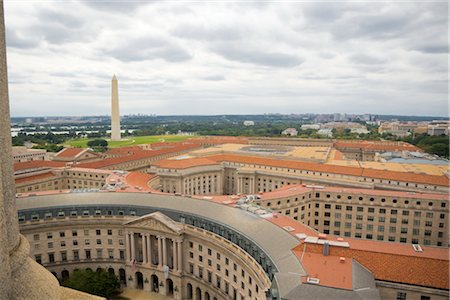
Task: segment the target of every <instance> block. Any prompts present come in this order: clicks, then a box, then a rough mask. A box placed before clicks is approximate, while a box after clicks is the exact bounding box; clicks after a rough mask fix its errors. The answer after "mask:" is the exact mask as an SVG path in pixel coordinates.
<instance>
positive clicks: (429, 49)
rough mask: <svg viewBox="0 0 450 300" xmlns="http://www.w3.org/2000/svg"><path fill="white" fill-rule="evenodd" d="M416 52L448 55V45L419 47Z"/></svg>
mask: <svg viewBox="0 0 450 300" xmlns="http://www.w3.org/2000/svg"><path fill="white" fill-rule="evenodd" d="M414 50H416V51H420V52H423V53H432V54H435V53H439V54H441V53H445V54H448V45H430V46H422V47H418V48H415V49H414Z"/></svg>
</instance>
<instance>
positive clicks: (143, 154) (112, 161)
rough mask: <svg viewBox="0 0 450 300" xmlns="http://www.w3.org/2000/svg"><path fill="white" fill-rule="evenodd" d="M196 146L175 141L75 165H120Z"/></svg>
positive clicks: (97, 166) (84, 166) (90, 166)
mask: <svg viewBox="0 0 450 300" xmlns="http://www.w3.org/2000/svg"><path fill="white" fill-rule="evenodd" d="M198 147H199V145H198V144H193V143H177V144H175V145H173V146H172V147H170V148H165V149H159V150H141V151H133V153H131V154H130V155H128V156H119V157H111V158H106V159H103V160H100V161H95V162H86V163H80V164H78V165H77V167H79V168H93V169H99V168H104V167H109V166H114V165H120V164H122V163H126V162H132V161H137V160H141V159H146V158H150V157H155V156H158V155H163V154H169V153H176V152H179V151H183V150H190V149H194V148H198Z"/></svg>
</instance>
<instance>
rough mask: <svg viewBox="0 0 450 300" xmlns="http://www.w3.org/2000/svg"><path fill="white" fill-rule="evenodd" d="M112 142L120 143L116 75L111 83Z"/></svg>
mask: <svg viewBox="0 0 450 300" xmlns="http://www.w3.org/2000/svg"><path fill="white" fill-rule="evenodd" d="M111 141H120V113H119V88H118V86H117V78H116V75H114V76H113V78H112V82H111Z"/></svg>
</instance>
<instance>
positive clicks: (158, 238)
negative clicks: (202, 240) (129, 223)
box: [125, 232, 183, 272]
mask: <svg viewBox="0 0 450 300" xmlns="http://www.w3.org/2000/svg"><path fill="white" fill-rule="evenodd" d="M125 239H126V245H125V246H126V253H127V260H128V261H130V262H135V263H141V264H144V265H156V266H158V268H162V267H163V266H168V267H169V268H170V269H172V270H173V271H176V272H181V271H182V269H183V259H182V249H183V248H182V247H183V244H182V243H183V242H182V240H181V239H176V238H170V237H165V236H162V235H153V234H151V233H135V232H127V233H126V235H125ZM137 239H141V242H138V241H137ZM155 243H156V250H155ZM168 243H171V246H172V247H171V248H172V251H168V250H169V249H168V248H170V247H168ZM137 246H138V247H140V249H136V247H137ZM170 252H172V253H170Z"/></svg>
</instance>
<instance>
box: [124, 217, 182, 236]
mask: <svg viewBox="0 0 450 300" xmlns="http://www.w3.org/2000/svg"><path fill="white" fill-rule="evenodd" d="M124 225H131V226H133V227H135V226H136V227H143V228H146V229H150V230H155V231H161V232H167V233H172V234H176V235H180V234H181V233H182V232H183V225H181V224H180V223H178V222H175V221H174V220H172V219H171V218H169V217H168V216H166V215H164V214H163V213H161V212H159V211H157V212H154V213H151V214H148V215H145V216H142V217H139V218H136V219H134V220H131V221H128V222H125V224H124Z"/></svg>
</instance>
